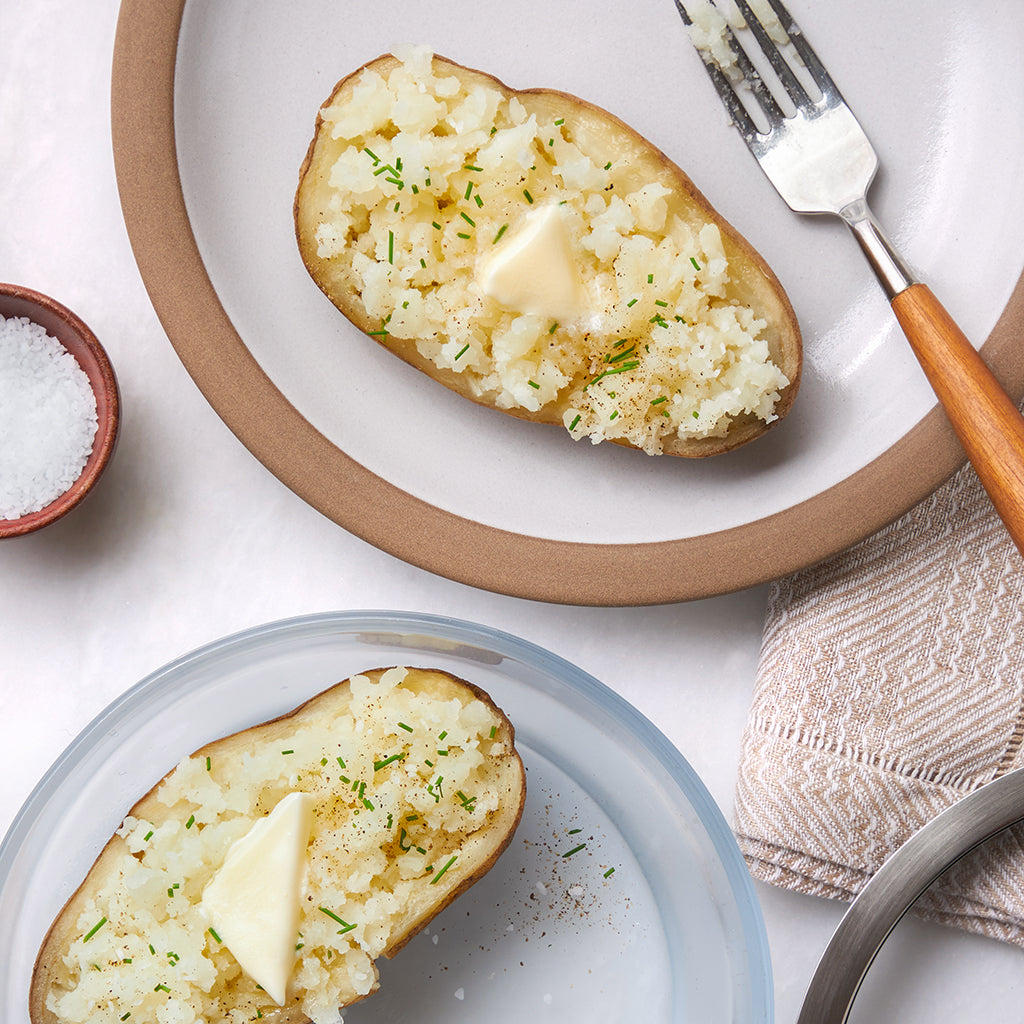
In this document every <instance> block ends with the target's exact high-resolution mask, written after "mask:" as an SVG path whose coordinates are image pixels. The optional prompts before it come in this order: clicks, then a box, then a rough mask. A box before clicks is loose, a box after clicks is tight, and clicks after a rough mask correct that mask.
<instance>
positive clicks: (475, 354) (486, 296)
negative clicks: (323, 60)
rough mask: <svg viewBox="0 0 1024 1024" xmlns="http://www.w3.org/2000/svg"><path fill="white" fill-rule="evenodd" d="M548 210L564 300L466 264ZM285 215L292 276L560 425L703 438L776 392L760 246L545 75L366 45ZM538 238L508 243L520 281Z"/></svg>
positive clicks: (515, 411) (693, 448)
mask: <svg viewBox="0 0 1024 1024" xmlns="http://www.w3.org/2000/svg"><path fill="white" fill-rule="evenodd" d="M549 208H555V209H556V210H557V215H558V221H559V229H560V231H561V232H562V233H563V234H564V236H565V244H566V250H567V267H568V269H567V271H566V272H567V273H569V274H571V275H572V276H573V277H574V278H575V279H576V282H577V285H578V289H579V295H580V301H579V302H578V303H575V304H573V308H572V309H569V310H566V309H565V305H566V304H565V302H562V303H561V304H559V303H555V304H552V305H550V307H549V308H548V309H546V310H545V308H544V303H543V302H539V303H532V304H531V302H529V301H526V300H525V299H524V298H523V296H522V295H521V294H520V295H518V296H516V295H515V294H513V293H508V292H506V293H505V295H502V294H497V296H496V293H495V291H494V290H492V289H489V288H488V287H487V282H486V278H485V268H486V267H487V266H488V264H489V262H490V261H493V260H494V258H495V254H496V253H500V252H501V251H502V250H503V247H506V246H514V245H515V244H516V239H517V238H522V237H523V235H524V233H526V232H527V231H528V230H529V228H528V225H529V224H530V222H531V218H533V219H535V218H536V217H537V216H538V211H539V210H541V209H549ZM295 224H296V235H297V239H298V245H299V250H300V253H301V256H302V259H303V261H304V263H305V265H306V267H307V268H308V270H309V272H310V274H311V276H312V277H313V279H314V280H315V281H316V283H317V284H318V285H319V286H320V288H321V289H322V290H323V291H324V292H325V293H326V294H327V296H328V297H329V298H330V299H331V300H332V301H333V302H334V303H335V305H336V306H337V307H338V308H339V309H340V310H341V311H342V312H343V313H344V314H345V315H346V316H347V317H348V318H349V319H350V320H352V322H354V323H355V324H356V325H357V326H359V327H360V328H361V329H362V330H364V331H365V332H366V333H368V334H370V335H371V336H372V337H373V338H375V339H376V340H377V341H379V342H380V343H381V344H383V345H384V346H386V347H387V348H389V349H390V350H391V351H392V352H394V353H395V354H397V355H398V356H400V357H401V358H403V359H405V360H406V361H407V362H409V363H411V364H412V365H413V366H416V367H417V368H419V369H421V370H423V371H424V372H425V373H427V374H429V375H430V376H431V377H433V378H434V379H435V380H438V381H439V382H440V383H442V384H444V385H446V386H447V387H449V388H451V389H452V390H454V391H456V392H458V393H459V394H461V395H463V396H464V397H466V398H469V399H471V400H472V401H474V402H477V403H480V404H483V405H487V406H491V407H493V408H496V409H500V410H502V411H504V412H507V413H510V414H512V415H514V416H518V417H521V418H524V419H530V420H535V421H539V422H545V423H560V424H562V425H563V426H564V427H565V428H566V429H567V430H568V431H569V433H570V434H571V436H572V437H573V438H574V439H581V438H589V439H590V440H591V441H593V442H595V443H597V442H599V441H602V440H610V441H614V442H617V443H620V444H624V445H628V446H631V447H634V448H638V449H642V450H643V451H646V452H648V453H650V454H661V453H668V454H672V455H685V456H702V455H711V454H717V453H719V452H722V451H726V450H728V449H730V448H734V447H736V446H737V445H739V444H742V443H744V442H746V441H748V440H750V439H752V438H753V437H756V436H758V435H759V434H761V433H763V432H764V431H765V430H766V429H767V428H768V426H769V425H770V424H772V423H773V422H775V421H777V420H778V419H779V418H781V417H782V416H784V415H785V413H786V412H787V411H788V409H789V407H790V405H791V403H792V401H793V399H794V397H795V394H796V390H797V387H798V382H799V377H800V369H801V342H800V333H799V329H798V327H797V322H796V318H795V316H794V314H793V310H792V307H791V306H790V304H789V301H788V299H787V297H786V295H785V293H784V291H783V289H782V287H781V285H780V284H779V282H778V280H777V278H776V277H775V276H774V274H773V273H772V272H771V270H770V269H769V268H768V266H767V265H766V264H765V262H764V260H763V259H762V258H761V257H760V256H759V255H758V254H757V253H756V252H755V251H754V250H753V249H752V248H751V246H750V245H749V244H748V243H747V242H746V241H745V240H744V239H743V238H742V237H741V236H740V235H739V234H738V233H737V232H736V231H735V230H734V229H733V228H732V227H731V226H730V225H728V224H727V223H726V222H725V221H724V220H723V219H722V218H721V217H720V216H718V215H717V214H716V213H715V211H714V210H713V209H712V207H711V206H710V204H709V203H708V202H707V200H706V199H705V198H704V197H703V196H702V195H701V194H700V193H699V192H698V191H697V189H696V188H695V187H694V186H693V184H692V182H691V181H690V180H689V178H688V177H687V176H686V175H685V174H684V173H683V172H682V171H681V170H680V169H679V168H678V167H677V166H676V165H675V164H673V163H672V162H671V161H670V160H668V158H667V157H666V156H665V155H664V154H663V153H661V152H660V151H659V150H658V149H656V148H655V147H654V146H653V145H651V144H650V143H649V142H647V141H646V140H645V139H643V138H642V137H641V136H639V135H638V134H637V133H636V132H634V131H633V130H632V129H630V128H628V127H627V126H626V125H625V124H623V123H622V122H621V121H619V120H618V119H617V118H615V117H614V116H612V115H611V114H609V113H607V112H606V111H603V110H601V109H599V108H597V107H595V106H593V105H591V104H589V103H586V102H585V101H583V100H580V99H578V98H576V97H573V96H570V95H567V94H565V93H560V92H553V91H550V90H525V91H516V90H512V89H509V88H508V87H506V86H504V85H503V84H502V83H500V82H499V81H497V80H496V79H494V78H492V77H491V76H489V75H486V74H484V73H482V72H478V71H473V70H470V69H467V68H464V67H461V66H460V65H457V64H454V63H452V62H450V61H447V60H444V59H443V58H440V57H436V56H434V55H433V54H432V53H431V52H430V51H429V50H426V49H424V48H416V47H410V48H407V49H405V50H402V51H400V52H399V54H398V56H385V57H381V58H378V59H377V60H375V61H372V62H371V63H370V64H368V65H366V66H364V67H363V68H361V69H360V70H359V71H357V72H355V73H354V74H352V75H350V76H349V77H347V78H345V79H343V80H342V81H341V82H340V83H339V84H338V86H337V87H336V88H335V90H334V92H333V94H332V95H331V97H330V99H329V100H328V101H327V103H326V104H325V105H324V106H323V107H322V108H321V110H320V112H319V114H318V117H317V124H316V130H315V135H314V138H313V141H312V143H311V144H310V148H309V151H308V153H307V156H306V159H305V161H304V164H303V167H302V170H301V175H300V182H299V187H298V191H297V193H296V197H295ZM550 255H551V253H550V247H549V250H548V252H547V253H544V252H542V251H541V247H535V249H534V251H532V252H530V253H528V254H527V257H526V258H525V259H524V260H523V261H522V262H523V264H524V265H525V266H526V267H527V274H526V276H527V278H528V277H529V267H530V266H531V265H532V266H533V267H534V268H535V271H534V272H535V280H534V281H533V282H532V283H531V282H530V281H529V280H527V281H526V292H527V293H529V292H530V290H531V287H532V288H533V291H534V292H543V290H544V286H545V284H546V283H547V280H548V279H549V278H550V277H551V276H552V275H551V273H550V272H549V270H548V268H549V267H550V265H551V260H550V259H549V258H548V257H549V256H550ZM541 267H544V268H545V269H540V268H541ZM520 269H522V268H520ZM555 271H556V273H557V272H558V268H555ZM520 292H522V289H520ZM510 294H511V295H512V298H508V297H507V296H508V295H510ZM529 298H530V295H529V294H527V296H526V299H529Z"/></svg>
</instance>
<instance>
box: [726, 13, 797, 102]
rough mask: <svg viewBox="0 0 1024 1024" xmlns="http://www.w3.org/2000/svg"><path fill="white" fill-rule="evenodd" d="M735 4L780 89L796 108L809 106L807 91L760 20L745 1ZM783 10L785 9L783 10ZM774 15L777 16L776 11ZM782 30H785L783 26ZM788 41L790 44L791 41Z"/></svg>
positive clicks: (791, 21)
mask: <svg viewBox="0 0 1024 1024" xmlns="http://www.w3.org/2000/svg"><path fill="white" fill-rule="evenodd" d="M735 2H736V6H737V7H738V8H739V9H740V13H741V14H742V15H743V20H744V21H745V22H746V23H747V27H748V28H749V29H750V31H751V32H752V33H753V35H754V38H755V39H756V40H757V45H758V46H759V47H760V48H761V52H762V53H763V54H764V56H765V57H766V59H767V60H768V62H769V63H770V64H771V66H772V70H773V71H774V72H775V74H776V75H778V76H779V81H780V82H781V83H782V88H783V89H785V90H786V93H787V94H788V95H789V98H790V99H791V100H792V101H793V102H794V103H795V104H796V105H797V106H798V107H806V106H810V104H811V102H812V101H811V98H810V96H808V95H807V90H806V89H804V87H803V85H802V83H801V82H800V79H799V78H797V77H796V75H795V74H793V69H792V68H791V67H790V66H789V64H788V63H786V60H785V58H784V57H783V56H782V54H781V53H780V52H779V47H778V44H777V43H776V42H775V40H774V39H772V38H771V36H770V35H769V34H768V31H767V29H766V28H765V27H764V25H763V24H762V23H761V19H760V18H758V16H757V15H756V14H754V11H753V9H752V8H751V6H750V4H749V3H748V2H747V0H735ZM773 10H774V7H773ZM783 10H785V8H783ZM775 13H776V14H778V11H776V12H775ZM782 20H783V19H782V18H779V21H780V22H781V21H782ZM788 21H789V22H790V24H794V26H795V23H794V22H793V19H792V18H788ZM783 29H786V26H785V25H783ZM797 31H799V29H797ZM786 35H787V36H788V35H789V31H788V29H787V30H786ZM790 41H791V42H792V40H790ZM794 45H795V44H794ZM797 52H799V51H797Z"/></svg>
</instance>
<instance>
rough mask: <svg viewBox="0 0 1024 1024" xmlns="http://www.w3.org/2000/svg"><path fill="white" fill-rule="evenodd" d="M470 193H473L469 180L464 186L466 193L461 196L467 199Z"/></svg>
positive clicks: (471, 183)
mask: <svg viewBox="0 0 1024 1024" xmlns="http://www.w3.org/2000/svg"><path fill="white" fill-rule="evenodd" d="M472 194H473V182H470V183H469V184H468V185H467V186H466V194H465V195H464V196H463V197H462V198H463V199H468V198H469V197H470V196H471V195H472Z"/></svg>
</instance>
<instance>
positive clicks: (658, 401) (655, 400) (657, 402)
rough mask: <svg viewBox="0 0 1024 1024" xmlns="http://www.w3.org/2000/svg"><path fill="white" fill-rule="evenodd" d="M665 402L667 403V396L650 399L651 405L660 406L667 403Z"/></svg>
mask: <svg viewBox="0 0 1024 1024" xmlns="http://www.w3.org/2000/svg"><path fill="white" fill-rule="evenodd" d="M667 401H668V396H667V395H662V396H661V398H652V399H651V405H661V403H662V402H667Z"/></svg>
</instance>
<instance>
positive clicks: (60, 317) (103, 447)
mask: <svg viewBox="0 0 1024 1024" xmlns="http://www.w3.org/2000/svg"><path fill="white" fill-rule="evenodd" d="M0 316H3V317H5V318H7V319H10V318H11V317H28V319H29V320H32V321H34V322H35V323H37V324H39V326H40V327H42V328H43V329H44V330H45V331H46V333H47V334H49V335H52V336H53V337H54V338H56V339H57V340H58V341H59V342H60V343H61V344H62V345H63V346H64V347H65V348H66V349H67V350H68V352H70V353H71V355H72V356H74V358H75V360H76V361H77V363H78V365H79V366H80V367H81V368H82V369H83V370H84V371H85V375H86V376H87V377H88V378H89V383H90V384H91V385H92V390H93V393H94V394H95V395H96V417H97V420H98V425H97V428H96V436H95V438H94V440H93V446H92V452H91V453H90V455H89V458H88V460H87V461H86V463H85V467H84V468H83V469H82V472H81V474H80V475H79V477H78V479H77V480H76V481H75V482H74V483H73V484H72V485H71V487H70V488H68V490H66V491H65V492H64V493H63V494H62V495H61V496H60V497H59V498H57V499H56V500H54V501H52V502H50V504H49V505H47V506H46V507H45V508H42V509H39V511H38V512H29V513H26V514H25V515H23V516H21V517H20V518H18V519H0V539H2V538H4V537H17V536H20V535H21V534H25V533H32V532H33V531H34V530H38V529H41V528H42V527H44V526H46V525H48V524H49V523H52V522H55V521H56V520H58V519H60V518H61V517H62V516H64V515H66V514H67V513H68V512H70V511H71V509H73V508H74V507H75V506H76V505H77V504H78V503H79V502H80V501H81V500H82V499H83V498H84V497H85V496H86V494H88V493H89V491H90V490H91V489H92V487H93V485H94V484H95V483H96V481H97V479H99V476H100V474H101V473H102V472H103V470H104V469H105V468H106V465H107V463H108V462H109V461H110V456H111V455H112V454H113V452H114V447H115V445H116V443H117V436H118V430H119V427H120V420H121V395H120V392H119V390H118V386H117V378H116V377H115V376H114V369H113V367H112V366H111V365H110V360H109V359H108V358H107V353H106V352H105V351H104V350H103V346H102V345H101V344H100V343H99V341H98V340H97V338H96V336H95V335H94V334H93V333H92V331H90V330H89V328H88V327H87V326H86V325H85V324H84V323H83V322H82V321H81V320H80V319H79V318H78V317H77V316H76V315H75V314H74V313H72V312H71V310H70V309H67V308H66V307H64V306H62V305H61V304H60V303H59V302H56V301H54V300H53V299H51V298H50V297H49V296H46V295H42V294H40V293H39V292H35V291H32V290H30V289H28V288H22V287H20V286H18V285H14V284H0Z"/></svg>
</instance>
